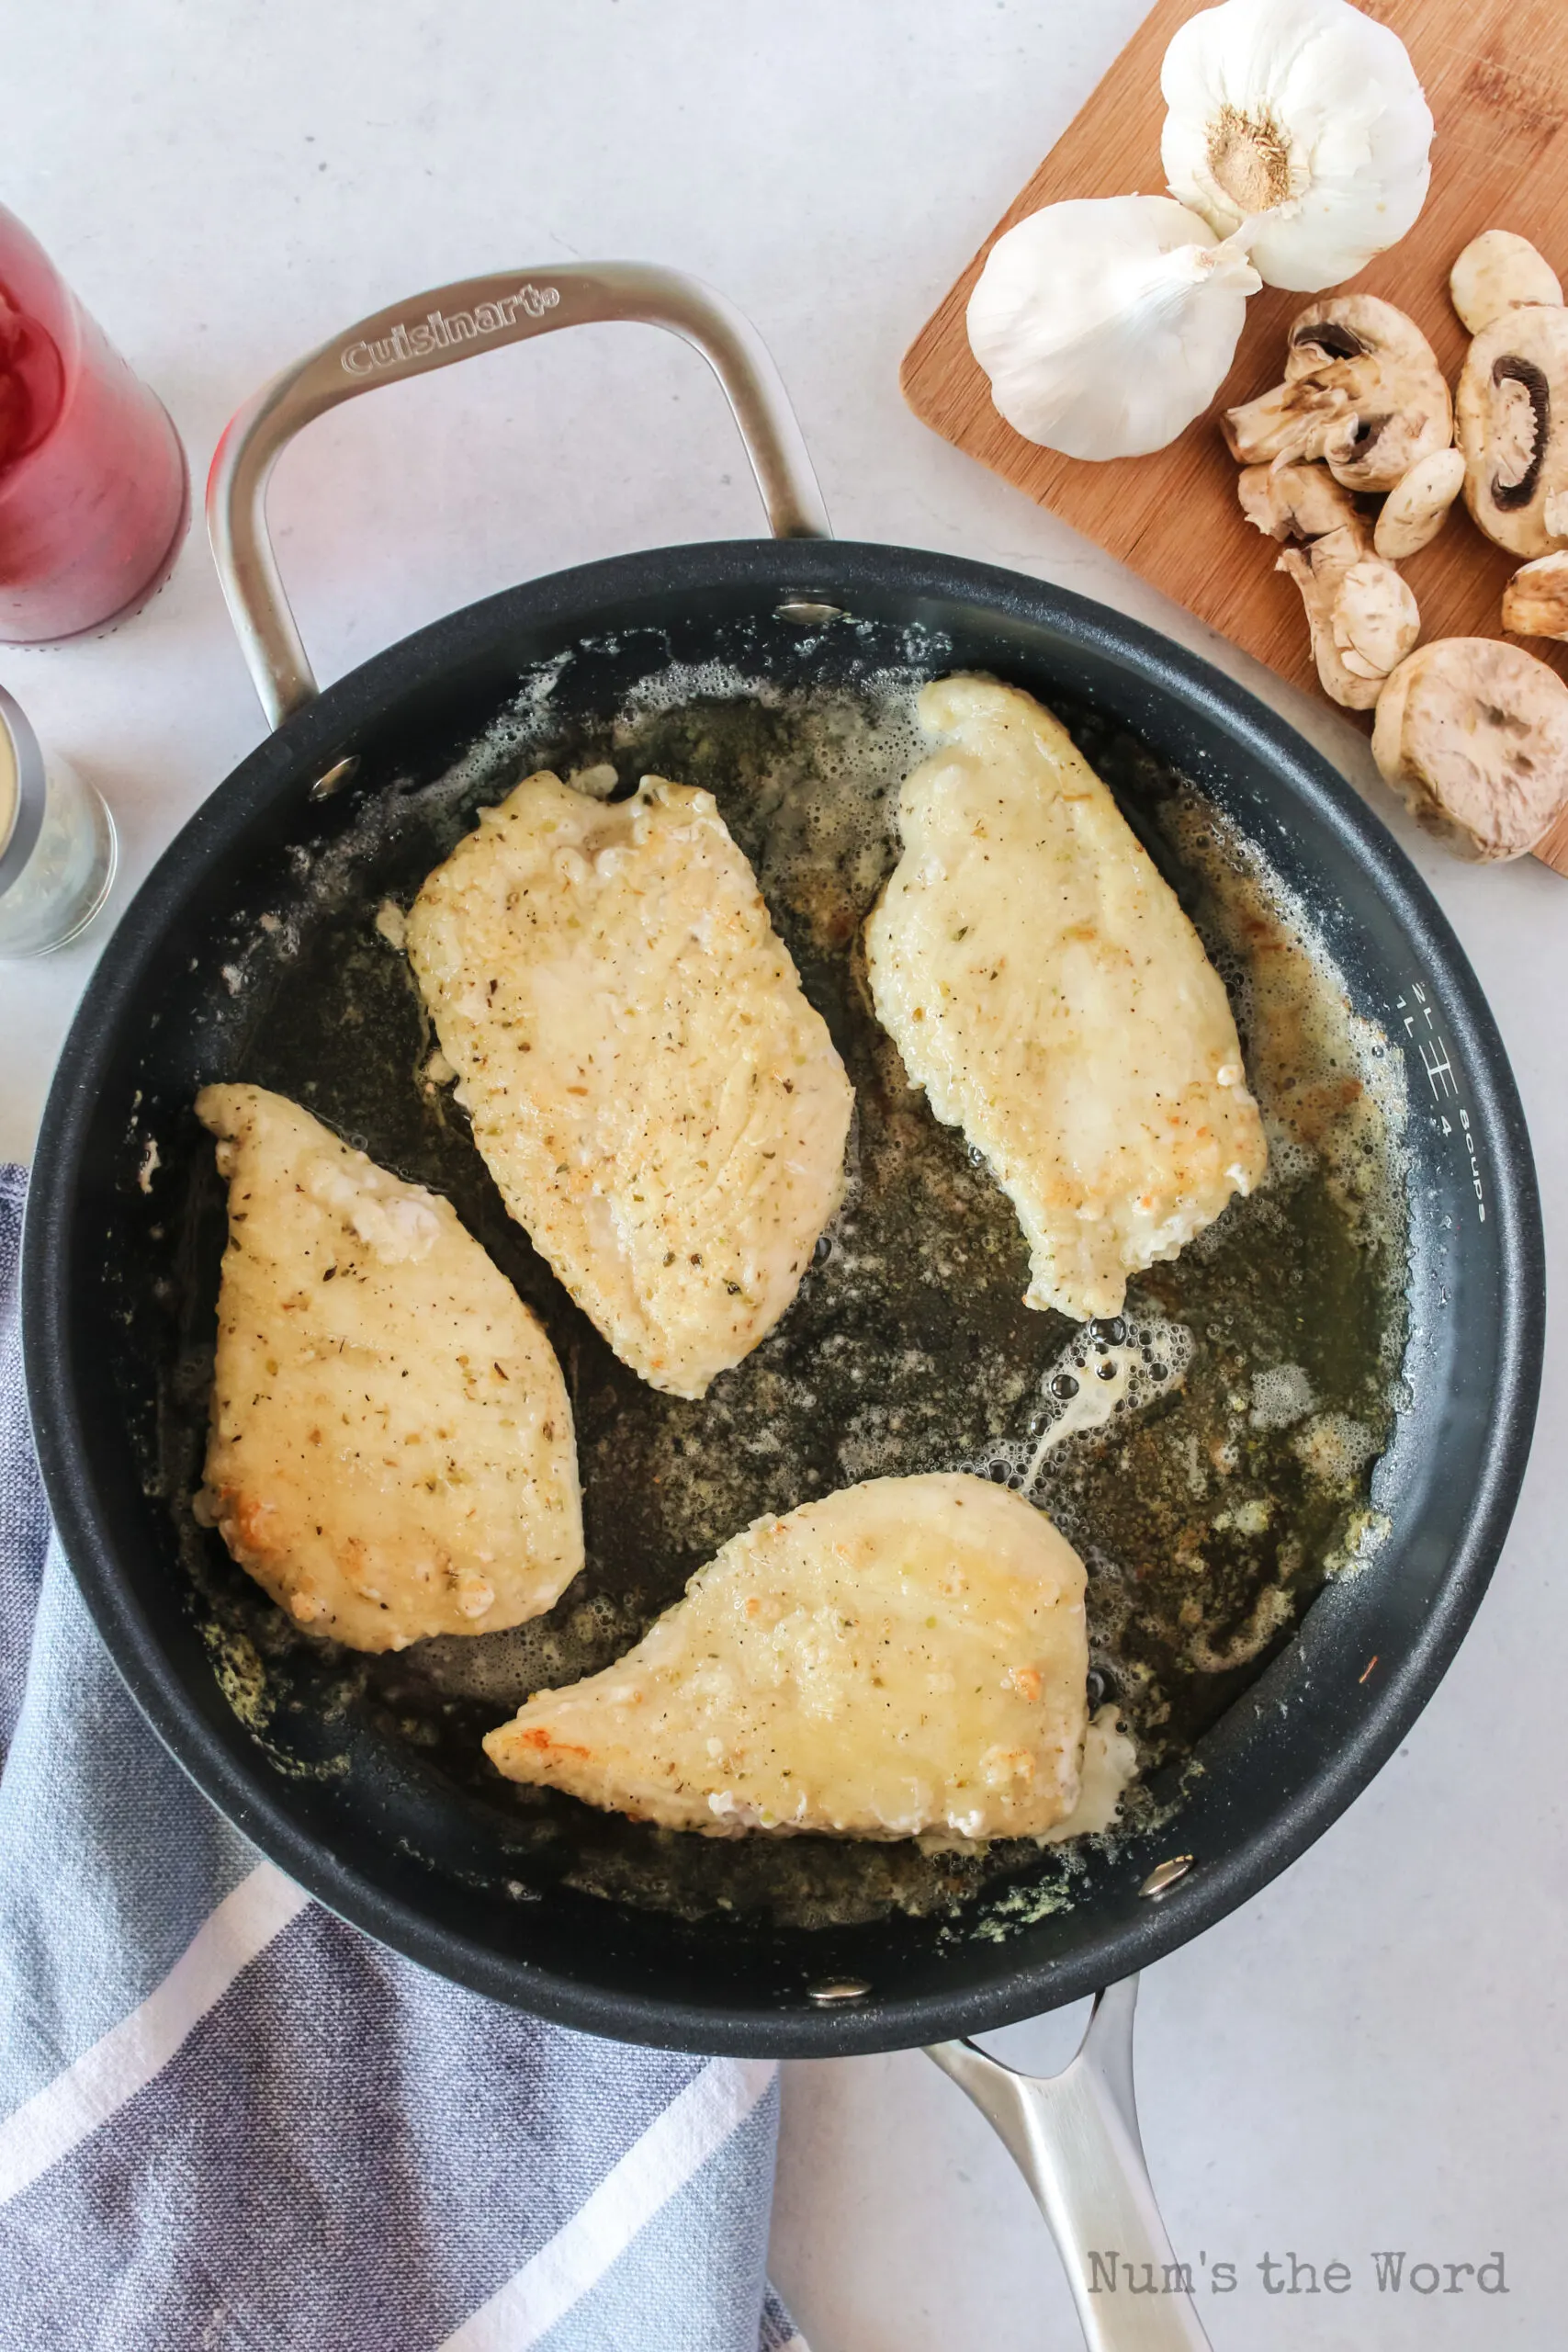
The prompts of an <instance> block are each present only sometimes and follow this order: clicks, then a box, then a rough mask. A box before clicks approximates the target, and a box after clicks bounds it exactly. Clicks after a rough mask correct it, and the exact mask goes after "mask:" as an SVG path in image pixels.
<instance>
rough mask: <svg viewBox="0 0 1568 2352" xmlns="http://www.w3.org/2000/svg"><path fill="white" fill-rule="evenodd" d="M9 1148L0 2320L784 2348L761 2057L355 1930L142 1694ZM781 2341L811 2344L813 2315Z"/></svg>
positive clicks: (0, 1822) (1, 1642)
mask: <svg viewBox="0 0 1568 2352" xmlns="http://www.w3.org/2000/svg"><path fill="white" fill-rule="evenodd" d="M23 1189H24V1178H23V1174H22V1171H21V1170H19V1169H5V1170H0V2346H4V2347H5V2352H76V2347H81V2352H88V2347H91V2352H103V2347H112V2352H228V2347H233V2352H241V2348H242V2347H243V2352H321V2347H323V2346H331V2347H332V2352H435V2347H437V2346H439V2347H443V2348H444V2352H524V2347H525V2346H538V2347H540V2352H642V2347H644V2346H647V2347H649V2352H654V2347H657V2352H752V2348H753V2347H755V2346H761V2352H779V2347H782V2346H785V2345H788V2344H792V2343H793V2344H797V2345H799V2344H801V2339H800V2338H799V2336H798V2335H796V2334H795V2330H794V2328H793V2326H792V2325H791V2323H790V2321H789V2319H788V2317H787V2315H786V2314H785V2312H784V2310H783V2309H782V2307H781V2306H780V2304H779V2303H778V2301H776V2299H775V2298H774V2297H773V2293H772V2291H771V2290H769V2288H768V2286H767V2283H766V2280H765V2278H764V2274H763V2267H762V2266H763V2259H764V2254H765V2249H766V2242H767V2228H768V2209H769V2201H770V2196H771V2190H772V2184H773V2143H774V2135H775V2129H776V2120H777V2087H776V2081H775V2070H774V2068H773V2066H772V2065H769V2064H760V2063H759V2064H746V2063H741V2062H739V2061H736V2060H731V2059H713V2060H707V2061H705V2060H703V2059H700V2058H685V2057H679V2056H676V2055H673V2054H671V2053H667V2052H656V2051H647V2050H632V2049H625V2048H622V2047H621V2046H620V2045H618V2044H615V2043H609V2042H602V2041H593V2040H591V2039H590V2038H588V2037H587V2036H585V2035H582V2034H576V2033H570V2032H567V2031H566V2030H564V2029H562V2028H560V2027H557V2026H551V2025H545V2024H542V2023H540V2022H539V2021H538V2020H536V2018H528V2017H524V2016H521V2015H519V2014H518V2013H517V2012H516V2011H514V2010H512V2009H508V2008H505V2007H502V2006H501V2005H499V2004H497V2003H494V2002H491V2001H487V2000H484V1999H481V1998H480V1997H479V1996H478V1995H477V1994H473V1993H468V1992H464V1991H461V1990H459V1989H458V1987H457V1986H456V1985H448V1984H446V1983H445V1982H444V1981H443V1980H442V1979H441V1978H439V1977H436V1976H432V1975H429V1974H427V1973H425V1971H424V1970H423V1969H421V1968H418V1967H416V1966H415V1965H414V1964H413V1963H412V1962H411V1961H407V1960H403V1959H400V1958H399V1957H398V1956H397V1955H396V1954H394V1953H392V1952H389V1951H384V1950H383V1949H382V1948H381V1947H380V1946H379V1945H378V1944H375V1943H372V1942H371V1941H370V1940H369V1939H367V1937H365V1936H363V1935H361V1934H359V1933H358V1932H357V1931H356V1930H355V1928H348V1927H345V1926H344V1924H343V1922H342V1921H341V1920H339V1919H336V1918H334V1917H332V1915H331V1914H330V1913H328V1912H326V1911H323V1910H322V1909H321V1907H320V1905H317V1904H315V1903H312V1902H310V1900H309V1899H308V1898H307V1897H306V1896H305V1895H303V1894H300V1892H299V1889H298V1887H296V1886H293V1885H291V1884H290V1883H289V1882H288V1879H286V1878H285V1877H284V1876H283V1875H282V1873H281V1872H280V1871H277V1870H276V1869H275V1868H274V1867H273V1865H272V1864H271V1863H270V1862H267V1861H264V1860H262V1858H261V1856H260V1855H259V1854H258V1853H257V1852H256V1851H255V1849H254V1847H252V1846H250V1845H248V1844H247V1843H246V1841H245V1840H244V1838H242V1837H240V1836H239V1835H238V1833H237V1832H236V1831H234V1830H232V1829H231V1828H230V1827H229V1826H228V1824H227V1823H226V1822H224V1821H223V1820H221V1819H220V1817H219V1815H217V1814H216V1813H214V1812H213V1811H212V1809H211V1807H210V1806H209V1804H208V1803H207V1801H206V1799H205V1798H204V1797H202V1796H201V1795H199V1794H198V1792H197V1790H196V1789H195V1788H193V1787H192V1786H191V1784H190V1783H189V1781H186V1778H185V1776H184V1774H183V1773H182V1772H181V1771H180V1770H179V1768H178V1767H177V1766H176V1765H175V1763H174V1762H173V1761H172V1760H171V1759H170V1758H169V1757H168V1756H167V1755H166V1754H165V1753H164V1749H163V1747H161V1745H160V1744H159V1742H158V1741H157V1740H156V1739H155V1738H154V1737H153V1736H152V1733H151V1732H150V1731H149V1730H148V1728H147V1726H146V1725H145V1724H143V1722H142V1720H141V1716H140V1715H139V1714H138V1713H137V1711H136V1709H135V1707H134V1706H133V1705H132V1703H131V1701H130V1698H129V1697H128V1695H127V1693H126V1691H125V1690H124V1689H123V1687H122V1685H121V1683H120V1681H119V1678H118V1674H117V1673H116V1671H115V1669H114V1668H113V1666H112V1665H111V1664H110V1662H109V1660H108V1657H107V1655H106V1653H105V1651H104V1650H103V1647H102V1645H100V1643H99V1641H98V1638H97V1635H96V1633H95V1631H94V1629H93V1626H92V1623H91V1622H90V1620H89V1619H88V1617H87V1615H86V1612H85V1609H84V1607H83V1605H82V1601H81V1600H80V1598H79V1596H78V1594H77V1591H76V1588H75V1585H74V1583H73V1579H72V1577H71V1575H70V1571H69V1570H68V1569H67V1567H66V1566H65V1563H64V1561H63V1559H62V1555H61V1553H60V1550H59V1546H58V1544H55V1543H54V1542H53V1541H52V1540H51V1535H50V1530H49V1523H48V1519H47V1515H46V1513H45V1510H44V1503H43V1495H42V1491H41V1488H40V1487H39V1478H38V1469H37V1464H36V1463H35V1462H34V1460H33V1456H32V1452H31V1446H30V1442H29V1440H28V1428H27V1416H26V1410H25V1406H24V1402H23V1397H22V1387H21V1367H20V1361H19V1353H18V1347H17V1282H16V1275H17V1239H18V1234H19V1227H20V1221H21V1206H22V1196H23ZM802 2352H804V2346H802Z"/></svg>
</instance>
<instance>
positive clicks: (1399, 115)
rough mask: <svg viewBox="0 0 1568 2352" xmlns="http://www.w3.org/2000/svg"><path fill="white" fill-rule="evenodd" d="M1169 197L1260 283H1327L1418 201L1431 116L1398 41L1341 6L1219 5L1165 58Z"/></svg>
mask: <svg viewBox="0 0 1568 2352" xmlns="http://www.w3.org/2000/svg"><path fill="white" fill-rule="evenodd" d="M1160 87H1161V89H1162V91H1163V92H1164V95H1165V101H1166V106H1167V108H1168V112H1167V116H1166V122H1165V130H1164V133H1163V135H1162V138H1161V141H1160V153H1161V158H1162V160H1163V162H1164V164H1165V172H1166V177H1167V179H1168V182H1169V184H1170V189H1171V193H1172V195H1173V196H1175V197H1177V198H1179V200H1180V201H1181V202H1182V203H1183V204H1186V205H1190V207H1191V209H1193V210H1194V211H1195V212H1198V213H1201V216H1202V218H1203V219H1204V220H1206V221H1207V222H1208V223H1209V225H1210V227H1211V228H1212V229H1213V230H1214V231H1215V232H1217V233H1218V234H1219V235H1221V236H1231V235H1234V234H1235V233H1236V232H1242V233H1243V234H1244V235H1245V238H1246V241H1247V246H1248V250H1249V251H1250V253H1251V254H1252V258H1253V260H1254V262H1255V263H1256V264H1257V266H1258V271H1259V273H1260V275H1261V277H1262V278H1263V282H1264V284H1265V285H1266V286H1284V287H1290V288H1294V289H1295V290H1296V291H1297V292H1299V293H1303V294H1310V293H1315V292H1317V291H1318V290H1319V289H1321V288H1324V287H1327V286H1337V285H1338V284H1339V283H1340V282H1341V281H1342V280H1343V279H1345V278H1347V277H1354V276H1355V274H1356V272H1357V271H1358V270H1359V269H1362V268H1364V267H1365V266H1366V264H1367V263H1368V262H1369V261H1371V258H1372V256H1373V254H1379V253H1382V251H1383V250H1384V249H1385V248H1386V247H1387V246H1389V245H1392V244H1394V243H1397V241H1398V240H1399V239H1400V238H1401V237H1403V236H1404V233H1405V231H1406V230H1407V229H1409V228H1410V227H1411V225H1412V223H1413V222H1414V221H1415V220H1416V215H1417V214H1418V213H1419V211H1420V209H1421V207H1422V205H1423V203H1424V202H1425V201H1426V197H1427V181H1428V178H1429V175H1430V166H1429V161H1428V151H1429V149H1430V147H1431V143H1432V116H1431V110H1430V108H1429V107H1427V101H1426V98H1425V96H1423V94H1422V90H1421V85H1420V83H1419V82H1418V81H1417V80H1416V71H1415V68H1414V67H1413V66H1412V64H1411V62H1410V59H1409V56H1408V54H1407V52H1406V51H1405V48H1404V42H1403V41H1402V40H1400V39H1399V37H1398V35H1397V34H1396V33H1393V32H1392V31H1390V29H1389V28H1388V27H1387V26H1386V25H1380V24H1377V23H1374V22H1373V20H1372V19H1371V17H1367V16H1364V15H1363V14H1362V13H1361V11H1360V10H1359V8H1354V7H1351V6H1349V0H1224V6H1221V7H1217V8H1208V9H1205V10H1203V11H1202V12H1201V14H1200V15H1198V16H1195V17H1190V18H1189V19H1188V21H1187V23H1186V24H1184V25H1182V26H1180V27H1179V28H1178V30H1177V32H1176V34H1175V36H1174V37H1173V39H1172V40H1171V43H1170V46H1169V48H1168V50H1167V51H1166V53H1165V62H1164V65H1163V67H1162V69H1161V73H1160Z"/></svg>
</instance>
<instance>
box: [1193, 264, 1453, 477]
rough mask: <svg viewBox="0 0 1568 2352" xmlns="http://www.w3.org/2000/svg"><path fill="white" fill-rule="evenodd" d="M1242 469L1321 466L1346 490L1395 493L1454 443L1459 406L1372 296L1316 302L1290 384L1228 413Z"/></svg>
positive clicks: (1388, 308) (1431, 360) (1420, 349)
mask: <svg viewBox="0 0 1568 2352" xmlns="http://www.w3.org/2000/svg"><path fill="white" fill-rule="evenodd" d="M1224 435H1225V439H1226V441H1227V442H1228V443H1229V445H1230V449H1231V454H1232V456H1233V457H1235V458H1240V460H1241V461H1242V463H1243V464H1244V465H1256V464H1269V463H1271V462H1272V461H1273V460H1274V459H1276V458H1284V459H1293V458H1325V459H1326V461H1327V464H1328V469H1329V471H1330V472H1331V473H1332V474H1333V476H1334V478H1335V480H1336V481H1339V482H1343V483H1344V485H1345V487H1346V489H1347V490H1392V489H1393V486H1394V484H1395V483H1396V482H1398V481H1402V480H1403V479H1404V476H1405V475H1406V474H1407V473H1408V472H1409V471H1410V469H1411V467H1412V466H1414V465H1415V464H1416V463H1417V461H1418V460H1419V459H1420V458H1426V457H1429V456H1431V455H1432V454H1433V453H1434V452H1435V451H1436V450H1438V449H1446V448H1447V447H1448V446H1449V444H1450V441H1451V440H1452V439H1453V404H1452V402H1451V401H1450V398H1449V388H1448V385H1447V384H1446V383H1445V381H1444V380H1443V373H1442V370H1441V368H1439V367H1438V362H1437V356H1436V355H1435V353H1434V352H1433V349H1432V346H1431V345H1430V344H1429V343H1428V342H1427V338H1426V336H1425V335H1424V334H1422V332H1421V330H1420V328H1419V327H1418V326H1417V325H1416V322H1415V320H1414V319H1408V318H1406V317H1405V315H1404V311H1396V310H1395V309H1394V306H1393V303H1392V302H1382V301H1379V300H1378V299H1377V297H1376V296H1375V295H1373V294H1342V295H1339V296H1338V297H1337V299H1336V300H1333V301H1328V302H1314V303H1313V304H1311V305H1310V306H1309V307H1308V308H1307V309H1306V310H1304V311H1301V312H1300V313H1299V314H1298V316H1297V318H1296V320H1295V322H1294V324H1293V325H1292V328H1291V334H1290V356H1289V357H1288V358H1287V360H1286V362H1285V380H1284V382H1283V383H1282V384H1280V385H1279V386H1278V387H1277V388H1276V390H1273V391H1271V392H1265V393H1264V394H1263V395H1262V397H1261V399H1259V400H1256V401H1247V402H1246V403H1245V405H1244V406H1242V407H1240V408H1233V409H1227V411H1226V412H1225V415H1224Z"/></svg>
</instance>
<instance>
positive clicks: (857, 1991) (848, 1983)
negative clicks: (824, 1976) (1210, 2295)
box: [806, 1976, 871, 2009]
mask: <svg viewBox="0 0 1568 2352" xmlns="http://www.w3.org/2000/svg"><path fill="white" fill-rule="evenodd" d="M806 1990H807V1995H808V1996H809V1997H810V1998H811V1999H812V2000H813V2001H815V2002H816V2004H817V2006H818V2008H819V2009H829V2008H831V2007H833V2005H834V2003H835V2002H837V2001H863V2000H864V1998H865V1996H866V1995H867V1994H868V1993H869V1992H870V1990H871V1986H870V1985H868V1984H867V1983H866V1981H865V1979H864V1977H863V1976H834V1977H829V1979H828V1980H827V1981H826V1982H825V1983H823V1984H821V1985H807V1988H806Z"/></svg>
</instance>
